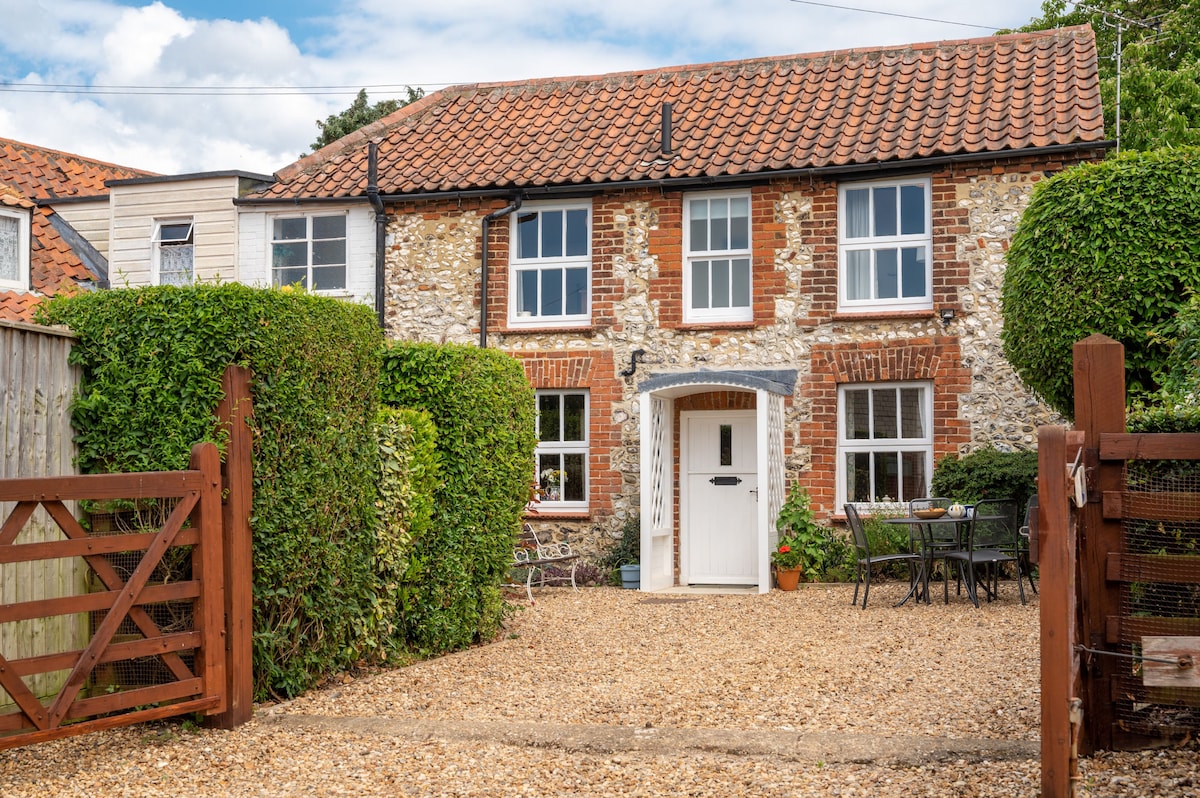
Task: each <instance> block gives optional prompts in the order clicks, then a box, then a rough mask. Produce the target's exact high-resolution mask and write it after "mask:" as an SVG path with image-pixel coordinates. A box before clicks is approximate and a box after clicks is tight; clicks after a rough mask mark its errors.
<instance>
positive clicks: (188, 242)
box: [153, 217, 196, 285]
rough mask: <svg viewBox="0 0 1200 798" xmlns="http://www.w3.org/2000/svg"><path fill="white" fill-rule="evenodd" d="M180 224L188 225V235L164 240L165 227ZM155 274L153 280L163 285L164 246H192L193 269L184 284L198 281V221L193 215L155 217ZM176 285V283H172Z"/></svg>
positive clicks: (156, 283)
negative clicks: (171, 217) (165, 217)
mask: <svg viewBox="0 0 1200 798" xmlns="http://www.w3.org/2000/svg"><path fill="white" fill-rule="evenodd" d="M179 225H187V228H188V229H187V235H186V236H184V237H183V238H173V239H170V240H167V241H164V240H163V228H165V227H174V226H179ZM153 246H154V274H153V280H154V284H155V285H162V284H163V282H162V253H163V247H164V246H167V247H171V248H174V247H184V246H186V247H190V248H191V250H192V263H191V266H192V270H191V274H189V275H188V279H187V282H186V283H184V285H190V284H191V283H193V282H195V281H196V222H195V220H194V219H192V218H191V217H186V218H179V219H155V220H154V238H153ZM172 285H174V283H172Z"/></svg>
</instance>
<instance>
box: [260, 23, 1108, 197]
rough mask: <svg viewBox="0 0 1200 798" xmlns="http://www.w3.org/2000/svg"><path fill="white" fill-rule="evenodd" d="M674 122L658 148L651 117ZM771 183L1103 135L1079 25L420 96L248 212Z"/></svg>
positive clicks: (297, 173) (1091, 47) (322, 154)
mask: <svg viewBox="0 0 1200 798" xmlns="http://www.w3.org/2000/svg"><path fill="white" fill-rule="evenodd" d="M664 103H669V104H670V105H671V109H672V114H671V116H672V119H671V131H670V142H669V144H670V147H669V151H668V152H664V150H663V141H662V132H663V129H664V125H663V105H664ZM371 140H377V141H378V142H379V170H378V171H379V190H380V192H381V193H383V194H385V195H393V196H394V195H421V194H435V193H441V192H455V191H465V190H480V189H496V190H503V189H538V188H545V187H557V186H580V185H594V184H605V183H610V184H611V183H624V182H628V181H634V182H637V181H670V180H676V179H712V178H716V177H723V178H727V177H729V176H751V177H752V176H769V175H770V174H772V173H778V172H787V171H789V170H805V169H820V168H837V167H850V168H853V167H866V166H868V165H872V164H893V163H897V162H908V161H911V160H912V159H923V158H926V159H927V158H935V157H938V156H955V155H972V154H974V155H988V154H992V153H1002V152H1009V151H1014V150H1022V149H1028V148H1046V147H1055V146H1072V145H1074V146H1078V145H1081V144H1088V143H1092V144H1095V143H1100V142H1102V141H1103V140H1104V121H1103V115H1102V112H1101V106H1100V82H1099V78H1098V74H1097V64H1096V42H1095V37H1094V35H1093V33H1092V30H1091V28H1089V27H1087V26H1079V27H1070V28H1062V29H1058V30H1052V31H1043V32H1038V33H1017V34H1008V35H1003V36H994V37H989V38H981V39H970V40H963V41H945V42H933V43H928V44H913V45H907V46H901V47H892V48H883V49H876V50H839V51H836V52H826V53H813V54H808V55H794V56H786V57H780V58H761V59H752V60H746V61H728V62H722V63H714V64H702V65H695V66H683V67H671V68H664V69H655V70H647V71H644V72H624V73H617V74H610V75H600V76H593V77H573V78H551V79H544V80H531V81H525V82H511V83H490V84H473V85H466V86H455V87H451V88H448V89H445V90H442V91H439V92H436V93H434V94H431V95H429V96H427V97H425V98H423V99H421V100H418V101H417V102H415V103H413V104H411V105H408V106H406V107H404V108H401V109H400V110H398V111H396V112H394V113H392V114H390V115H388V116H387V117H384V118H383V119H380V120H378V121H376V122H374V123H372V124H371V125H368V126H367V127H365V128H363V129H362V130H359V131H356V132H354V133H351V134H350V135H348V136H346V137H344V138H342V139H340V140H338V141H336V142H334V143H332V144H330V145H328V146H327V147H325V148H323V149H321V150H319V151H317V152H315V153H313V154H312V155H309V156H307V157H305V158H302V159H300V160H299V161H297V162H295V163H294V164H291V165H290V166H288V167H286V168H284V169H282V170H280V171H279V172H278V173H277V178H278V182H276V183H275V184H274V185H272V186H271V187H269V188H267V189H265V190H263V191H261V192H259V193H258V194H256V195H252V198H253V199H255V200H274V199H303V198H314V197H360V196H363V195H364V194H365V190H366V185H367V149H368V142H369V141H371Z"/></svg>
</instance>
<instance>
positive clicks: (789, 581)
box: [775, 568, 804, 590]
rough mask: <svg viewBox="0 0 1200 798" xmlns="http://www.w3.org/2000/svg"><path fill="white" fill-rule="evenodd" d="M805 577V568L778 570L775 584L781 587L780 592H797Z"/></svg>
mask: <svg viewBox="0 0 1200 798" xmlns="http://www.w3.org/2000/svg"><path fill="white" fill-rule="evenodd" d="M803 575H804V569H803V568H776V569H775V584H777V585H779V589H780V590H795V589H796V587H797V586H798V585H799V584H800V577H801V576H803Z"/></svg>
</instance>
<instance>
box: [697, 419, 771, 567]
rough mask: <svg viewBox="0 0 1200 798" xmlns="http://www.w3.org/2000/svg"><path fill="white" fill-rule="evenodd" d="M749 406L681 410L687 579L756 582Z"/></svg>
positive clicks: (752, 425) (755, 484)
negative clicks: (730, 409) (742, 408)
mask: <svg viewBox="0 0 1200 798" xmlns="http://www.w3.org/2000/svg"><path fill="white" fill-rule="evenodd" d="M755 419H756V416H755V412H754V411H753V410H750V411H714V412H689V413H681V414H680V421H681V424H680V434H681V438H682V440H681V451H680V460H681V465H680V470H681V474H680V483H681V485H682V487H683V490H682V491H681V494H682V495H681V496H680V499H681V510H682V512H681V514H680V515H681V517H680V522H681V526H680V529H681V535H680V565H681V569H680V570H681V571H682V573H681V577H682V580H681V581H683V582H684V583H685V584H692V585H696V584H713V585H753V584H757V583H758V560H757V557H756V554H757V545H758V528H757V519H758V472H757V468H758V458H757V451H758V447H757V445H756V442H755V435H756V433H757V423H756V421H755Z"/></svg>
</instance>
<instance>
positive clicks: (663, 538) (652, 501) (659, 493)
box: [641, 394, 675, 590]
mask: <svg viewBox="0 0 1200 798" xmlns="http://www.w3.org/2000/svg"><path fill="white" fill-rule="evenodd" d="M641 405H642V406H641V416H642V418H641V448H642V453H641V454H642V457H641V469H642V585H641V589H642V590H661V589H663V588H667V587H671V586H672V585H673V584H674V583H675V557H674V553H675V547H674V537H673V534H674V488H673V483H672V479H671V462H672V460H671V413H672V408H673V402H672V401H671V400H670V399H663V398H660V397H656V396H652V395H650V394H643V395H642V401H641Z"/></svg>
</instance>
